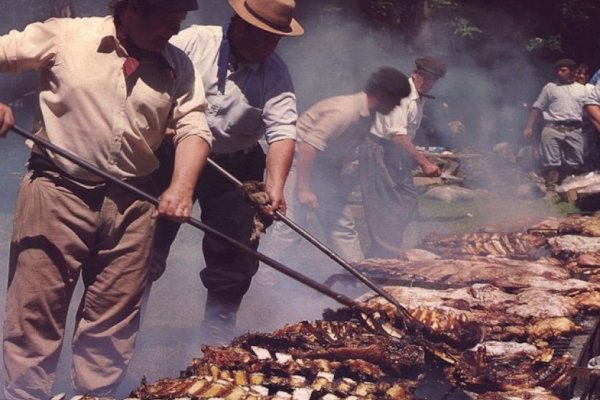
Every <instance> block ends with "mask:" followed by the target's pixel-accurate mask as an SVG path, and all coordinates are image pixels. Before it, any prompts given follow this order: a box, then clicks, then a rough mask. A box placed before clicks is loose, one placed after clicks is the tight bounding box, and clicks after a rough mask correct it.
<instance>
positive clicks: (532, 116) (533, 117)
mask: <svg viewBox="0 0 600 400" xmlns="http://www.w3.org/2000/svg"><path fill="white" fill-rule="evenodd" d="M539 115H540V109H538V108H532V109H531V111H530V112H529V117H528V118H527V124H526V125H525V129H533V126H534V125H535V122H536V121H537V119H538V117H539Z"/></svg>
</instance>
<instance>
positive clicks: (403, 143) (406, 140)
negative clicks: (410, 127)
mask: <svg viewBox="0 0 600 400" xmlns="http://www.w3.org/2000/svg"><path fill="white" fill-rule="evenodd" d="M394 143H396V144H397V145H399V146H400V147H402V148H403V149H404V150H405V151H406V152H407V153H408V154H409V155H410V156H411V157H412V158H413V159H414V160H415V161H416V162H417V164H419V165H423V163H426V162H428V160H427V157H425V155H424V154H423V153H421V152H420V151H419V150H417V148H416V147H415V145H414V143H413V141H412V139H411V138H410V136H408V135H397V136H394Z"/></svg>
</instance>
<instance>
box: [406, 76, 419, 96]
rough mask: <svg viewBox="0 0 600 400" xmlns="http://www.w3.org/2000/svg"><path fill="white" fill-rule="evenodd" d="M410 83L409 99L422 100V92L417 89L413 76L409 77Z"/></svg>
mask: <svg viewBox="0 0 600 400" xmlns="http://www.w3.org/2000/svg"><path fill="white" fill-rule="evenodd" d="M408 83H409V84H410V94H409V95H408V99H409V100H412V101H419V100H421V97H422V96H421V94H420V93H419V92H418V91H417V88H416V87H415V83H414V82H413V79H412V78H408Z"/></svg>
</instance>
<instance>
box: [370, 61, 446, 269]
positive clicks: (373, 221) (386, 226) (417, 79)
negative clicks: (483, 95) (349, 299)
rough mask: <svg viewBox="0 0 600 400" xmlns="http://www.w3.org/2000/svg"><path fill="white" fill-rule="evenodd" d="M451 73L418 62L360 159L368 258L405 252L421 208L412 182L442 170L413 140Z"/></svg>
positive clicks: (443, 67) (374, 128)
mask: <svg viewBox="0 0 600 400" xmlns="http://www.w3.org/2000/svg"><path fill="white" fill-rule="evenodd" d="M445 74H446V65H445V64H444V63H443V62H442V61H441V60H440V59H438V58H436V57H430V56H427V57H423V58H418V59H417V60H416V61H415V69H414V70H413V72H412V74H411V77H410V79H409V83H410V87H411V92H410V95H408V97H406V98H404V99H402V101H401V102H400V105H399V106H398V107H396V108H395V109H394V110H393V111H392V112H391V113H390V114H388V115H382V114H378V115H377V117H376V118H375V123H374V124H373V126H372V128H371V131H370V134H369V135H368V137H367V140H366V142H365V144H364V145H363V146H362V148H361V151H360V156H359V166H360V167H359V171H360V186H361V193H362V201H363V207H364V213H365V219H366V222H367V228H368V230H369V234H370V238H371V247H370V249H369V252H368V254H367V256H368V257H384V258H394V257H398V254H400V252H401V251H402V247H401V246H402V239H403V236H404V230H405V229H406V226H407V225H408V223H409V222H410V220H411V219H412V218H413V214H414V211H415V209H416V206H417V193H416V191H415V186H414V183H413V178H412V170H413V167H414V166H415V163H416V165H418V166H419V167H420V168H421V169H422V170H423V172H424V173H425V174H426V175H427V176H439V175H440V169H439V167H438V166H437V165H436V164H434V163H432V162H431V161H429V160H428V159H427V157H425V155H424V154H422V153H421V152H419V151H418V150H417V149H416V147H415V145H414V143H413V140H414V138H415V136H416V134H417V129H418V128H419V126H420V124H421V120H422V119H423V106H424V103H425V97H431V96H428V95H427V93H429V91H430V90H431V89H432V88H433V86H434V85H435V83H436V82H437V80H438V79H439V78H441V77H443V76H444V75H445Z"/></svg>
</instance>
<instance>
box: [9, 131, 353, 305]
mask: <svg viewBox="0 0 600 400" xmlns="http://www.w3.org/2000/svg"><path fill="white" fill-rule="evenodd" d="M12 130H13V131H14V132H16V133H17V134H19V135H21V136H23V137H25V138H27V139H29V140H31V141H33V142H34V143H35V144H37V145H39V146H41V147H44V148H46V149H49V150H51V151H53V152H54V153H56V154H58V155H60V156H62V157H64V158H66V159H67V160H69V161H71V162H73V163H74V164H77V165H78V166H80V167H81V168H84V169H86V170H87V171H89V172H91V173H93V174H95V175H97V176H99V177H101V178H103V179H105V180H106V181H110V182H111V183H114V184H115V185H117V186H119V187H121V188H123V189H125V190H127V191H129V192H131V193H134V194H136V195H137V196H139V197H140V198H142V199H144V200H146V201H148V202H150V203H152V204H154V205H158V203H159V200H158V198H156V197H154V196H151V195H150V194H148V193H146V192H144V191H143V190H140V189H138V188H137V187H135V186H133V185H131V184H129V183H127V182H124V181H122V180H120V179H119V178H116V177H114V176H113V175H111V174H109V173H107V172H106V171H103V170H101V169H99V168H98V167H96V166H94V165H92V164H90V163H89V162H87V161H85V160H83V159H81V158H80V157H78V156H77V155H75V154H73V153H71V152H69V151H67V150H65V149H62V148H60V147H58V146H56V145H54V144H52V143H50V142H48V141H46V140H44V139H42V138H39V137H37V136H36V135H34V134H32V133H30V132H27V131H26V130H24V129H23V128H20V127H18V126H14V127H13V128H12ZM187 223H188V224H190V225H191V226H193V227H195V228H198V229H200V230H202V231H204V232H206V233H207V234H210V235H214V236H216V237H218V238H220V239H221V240H223V241H225V242H227V243H228V244H230V245H232V246H234V247H236V248H238V249H239V250H241V251H244V252H246V253H247V254H250V255H252V256H253V257H256V258H257V259H259V260H260V261H262V262H263V263H265V264H267V265H268V266H270V267H271V268H273V269H276V270H277V271H279V272H281V273H282V274H284V275H287V276H289V277H290V278H292V279H294V280H296V281H298V282H300V283H302V284H304V285H306V286H308V287H310V288H312V289H314V290H316V291H318V292H320V293H321V294H324V295H326V296H328V297H330V298H331V299H333V300H335V301H337V302H338V303H341V304H343V305H345V306H350V307H357V308H360V305H359V304H358V303H357V302H356V301H355V300H353V299H351V298H349V297H347V296H344V295H342V294H340V293H336V292H335V291H333V290H331V289H330V288H328V287H327V286H325V285H323V284H321V283H319V282H317V281H314V280H312V279H311V278H309V277H307V276H305V275H303V274H301V273H299V272H297V271H295V270H293V269H291V268H289V267H286V266H285V265H283V264H281V263H280V262H278V261H276V260H274V259H272V258H270V257H268V256H266V255H264V254H262V253H260V252H258V251H256V250H254V249H252V248H250V247H248V246H246V245H245V244H243V243H240V242H238V241H237V240H235V239H233V238H231V237H229V236H227V235H225V234H223V233H221V232H219V231H218V230H216V229H214V228H212V227H210V226H208V225H206V224H204V223H202V222H201V221H199V220H198V219H195V218H190V219H189V221H187Z"/></svg>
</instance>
